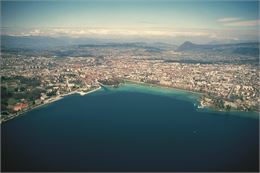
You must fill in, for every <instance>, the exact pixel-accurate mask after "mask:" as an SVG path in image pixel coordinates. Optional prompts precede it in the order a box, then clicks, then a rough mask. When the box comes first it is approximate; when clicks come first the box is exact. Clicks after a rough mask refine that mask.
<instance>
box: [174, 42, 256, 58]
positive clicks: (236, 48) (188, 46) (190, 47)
mask: <svg viewBox="0 0 260 173" xmlns="http://www.w3.org/2000/svg"><path fill="white" fill-rule="evenodd" d="M176 51H179V52H200V53H202V52H207V53H222V54H239V55H248V56H259V42H249V43H232V44H203V45H202V44H194V43H192V42H189V41H186V42H184V43H183V44H181V45H180V46H179V47H178V48H177V49H176Z"/></svg>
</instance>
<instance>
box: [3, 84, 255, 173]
mask: <svg viewBox="0 0 260 173" xmlns="http://www.w3.org/2000/svg"><path fill="white" fill-rule="evenodd" d="M196 97H197V96H195V95H192V94H191V93H187V92H181V91H165V90H159V89H149V88H146V87H143V86H134V85H125V86H122V87H120V88H119V89H109V90H104V89H102V90H99V91H97V92H95V93H91V94H89V95H85V96H79V95H72V96H68V97H65V98H64V99H62V100H60V101H57V102H55V103H52V104H50V105H48V106H44V107H41V108H39V109H35V110H32V111H31V112H28V113H26V114H25V115H24V116H20V117H17V118H15V119H13V120H10V121H8V122H6V123H3V124H2V125H1V130H2V161H1V162H2V171H258V168H259V118H252V117H250V118H248V117H247V115H246V114H247V113H243V114H245V116H241V115H230V114H227V113H214V112H208V111H207V112H200V111H197V110H196V109H197V108H196V106H194V103H195V102H194V98H196ZM237 114H239V113H237ZM240 114H241V113H240Z"/></svg>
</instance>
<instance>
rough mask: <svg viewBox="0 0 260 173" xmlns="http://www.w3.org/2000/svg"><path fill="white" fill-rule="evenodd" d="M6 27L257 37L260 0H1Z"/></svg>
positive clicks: (12, 30) (20, 31)
mask: <svg viewBox="0 0 260 173" xmlns="http://www.w3.org/2000/svg"><path fill="white" fill-rule="evenodd" d="M1 17H2V18H1V19H2V20H1V23H2V25H1V32H2V34H6V35H17V36H18V35H19V36H29V35H34V36H37V35H40V36H53V37H57V36H71V37H101V38H122V39H124V38H132V39H135V38H146V39H150V40H151V39H154V40H156V39H157V40H158V39H165V40H169V39H170V40H185V39H189V40H195V41H197V42H210V41H220V42H221V41H223V42H225V41H232V40H234V41H244V40H258V37H259V36H258V34H259V25H260V19H259V2H258V1H234V0H233V1H229V2H228V1H215V0H214V1H209V0H208V1H196V2H195V1H187V0H184V1H180V0H131V1H130V0H95V1H94V0H86V1H83V0H81V1H72V0H66V1H65V0H55V1H50V0H49V1H40V0H37V1H19V2H18V1H1Z"/></svg>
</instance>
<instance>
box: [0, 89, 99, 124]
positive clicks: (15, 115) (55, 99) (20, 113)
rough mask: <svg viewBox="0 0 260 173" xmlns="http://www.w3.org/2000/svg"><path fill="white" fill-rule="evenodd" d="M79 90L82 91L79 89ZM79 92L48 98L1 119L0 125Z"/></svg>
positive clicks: (88, 92)
mask: <svg viewBox="0 0 260 173" xmlns="http://www.w3.org/2000/svg"><path fill="white" fill-rule="evenodd" d="M100 89H101V87H98V88H95V89H93V90H90V91H87V92H84V95H87V94H90V93H93V92H95V91H98V90H100ZM80 90H82V89H80ZM80 92H81V91H78V90H75V91H71V92H69V93H66V94H62V95H59V96H56V97H52V98H49V99H47V100H45V101H44V103H41V104H38V105H35V106H33V107H31V108H29V109H25V110H24V111H20V112H18V113H16V114H11V115H10V117H9V116H8V118H7V119H3V120H2V119H1V121H0V124H1V123H3V122H7V121H9V120H11V119H14V118H16V117H18V116H22V115H23V114H25V113H27V112H29V111H32V110H34V109H37V108H40V107H42V106H45V105H48V104H50V103H53V102H56V101H59V100H61V99H63V98H64V97H66V96H69V95H73V94H80ZM80 95H81V94H80ZM84 95H81V96H84Z"/></svg>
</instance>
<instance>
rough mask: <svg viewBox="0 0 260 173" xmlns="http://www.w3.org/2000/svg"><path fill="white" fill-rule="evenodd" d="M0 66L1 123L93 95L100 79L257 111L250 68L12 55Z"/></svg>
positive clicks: (222, 106) (127, 58)
mask: <svg viewBox="0 0 260 173" xmlns="http://www.w3.org/2000/svg"><path fill="white" fill-rule="evenodd" d="M1 63H2V64H1V66H2V67H3V68H2V69H1V76H2V83H1V89H2V95H3V96H2V102H1V104H2V110H1V114H2V117H1V121H5V120H8V119H10V118H11V117H13V116H15V115H17V114H19V112H24V111H25V110H28V109H32V108H33V107H36V106H38V105H41V104H43V103H48V102H50V101H52V100H55V98H56V99H57V98H60V97H61V96H64V95H66V94H69V93H75V92H76V91H78V92H80V91H90V90H94V89H96V88H98V87H99V83H98V81H99V80H104V79H106V80H123V81H132V82H143V83H147V84H153V85H159V86H164V87H171V88H177V89H183V90H188V91H194V92H199V93H202V97H201V99H200V106H199V107H201V108H202V107H211V108H214V109H216V110H231V109H232V110H242V111H259V107H258V103H259V101H260V100H259V77H258V74H259V68H258V67H257V66H255V65H250V64H242V65H241V64H200V63H180V62H168V61H165V60H160V59H159V60H154V59H145V58H143V57H142V56H139V57H138V56H131V55H119V56H116V55H114V56H107V57H67V58H57V57H49V58H47V57H28V56H24V55H23V56H22V55H12V54H3V55H2V58H1ZM10 92H12V95H10Z"/></svg>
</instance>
